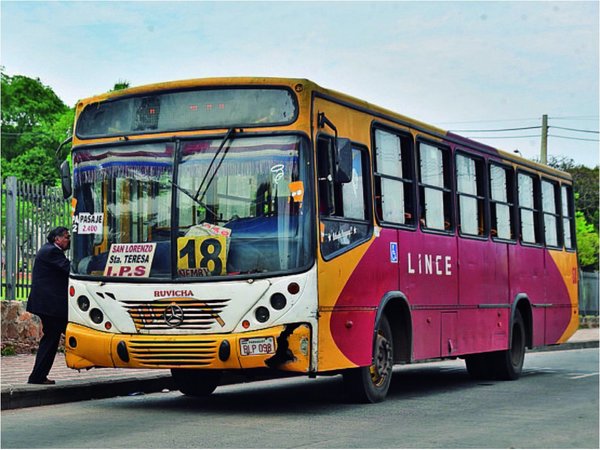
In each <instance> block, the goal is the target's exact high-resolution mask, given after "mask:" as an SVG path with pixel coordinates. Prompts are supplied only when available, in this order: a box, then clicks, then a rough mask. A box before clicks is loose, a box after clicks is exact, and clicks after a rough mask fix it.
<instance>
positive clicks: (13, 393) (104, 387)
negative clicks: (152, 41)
mask: <svg viewBox="0 0 600 450" xmlns="http://www.w3.org/2000/svg"><path fill="white" fill-rule="evenodd" d="M598 344H599V342H598V341H581V342H567V343H564V344H556V345H548V346H545V347H539V348H536V349H533V350H528V353H538V352H551V351H559V350H581V349H586V348H598V346H599V345H598ZM282 376H283V377H291V376H298V375H297V374H290V373H285V374H281V373H279V372H264V373H262V374H259V375H258V376H250V377H248V376H247V374H243V373H231V374H225V375H224V377H223V380H222V382H221V384H220V385H221V386H224V385H228V384H239V383H244V382H249V381H258V380H267V379H272V378H281V377H282ZM164 389H169V390H176V389H177V388H176V387H175V383H174V382H173V379H172V378H171V376H170V375H169V376H165V375H155V376H152V375H146V376H144V377H130V378H126V379H119V380H105V379H103V380H82V381H80V380H77V381H67V382H65V384H62V383H61V384H57V385H52V386H44V387H43V388H40V387H38V386H35V385H28V384H25V385H19V386H10V387H8V388H3V389H2V410H3V411H4V410H9V409H20V408H30V407H34V406H45V405H55V404H59V403H69V402H78V401H83V400H95V399H102V398H111V397H119V396H130V395H140V394H151V393H154V392H161V391H162V390H164Z"/></svg>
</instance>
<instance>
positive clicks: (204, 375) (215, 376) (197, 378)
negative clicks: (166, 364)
mask: <svg viewBox="0 0 600 450" xmlns="http://www.w3.org/2000/svg"><path fill="white" fill-rule="evenodd" d="M171 375H172V376H173V381H175V386H177V389H179V390H180V391H181V393H182V394H185V395H189V396H192V397H205V396H207V395H210V394H212V393H213V392H214V390H215V389H216V388H217V386H218V385H219V381H220V380H221V371H220V370H195V369H171Z"/></svg>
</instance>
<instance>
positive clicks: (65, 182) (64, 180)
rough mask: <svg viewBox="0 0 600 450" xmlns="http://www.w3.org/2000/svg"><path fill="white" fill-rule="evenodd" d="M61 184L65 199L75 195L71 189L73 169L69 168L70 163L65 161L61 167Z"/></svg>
mask: <svg viewBox="0 0 600 450" xmlns="http://www.w3.org/2000/svg"><path fill="white" fill-rule="evenodd" d="M60 184H61V186H62V191H63V197H64V198H69V197H70V196H71V194H73V188H72V187H71V168H70V167H69V161H63V162H62V164H61V165H60Z"/></svg>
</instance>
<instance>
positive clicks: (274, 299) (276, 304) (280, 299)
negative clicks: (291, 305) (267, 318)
mask: <svg viewBox="0 0 600 450" xmlns="http://www.w3.org/2000/svg"><path fill="white" fill-rule="evenodd" d="M285 305H287V299H286V298H285V295H283V294H280V293H277V294H273V295H271V306H272V307H273V309H276V310H278V311H279V310H281V309H283V308H285Z"/></svg>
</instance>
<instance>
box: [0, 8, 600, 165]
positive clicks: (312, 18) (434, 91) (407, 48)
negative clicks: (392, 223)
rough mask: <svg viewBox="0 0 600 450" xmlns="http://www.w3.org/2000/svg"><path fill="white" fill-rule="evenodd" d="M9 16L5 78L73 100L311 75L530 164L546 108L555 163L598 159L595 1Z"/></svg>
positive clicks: (4, 15)
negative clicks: (121, 87) (203, 81)
mask: <svg viewBox="0 0 600 450" xmlns="http://www.w3.org/2000/svg"><path fill="white" fill-rule="evenodd" d="M0 12H1V34H0V37H1V42H0V44H1V56H0V64H1V65H2V66H3V67H4V71H5V73H6V74H8V75H17V74H18V75H26V76H29V77H32V78H39V79H40V80H41V81H42V83H44V84H45V85H47V86H50V87H51V88H52V89H53V90H54V91H55V92H56V94H57V95H58V96H59V97H60V98H61V99H62V100H63V101H64V102H65V103H66V104H67V105H69V106H74V105H75V103H76V102H77V100H78V99H81V98H86V97H90V96H92V95H96V94H100V93H102V92H106V91H108V90H110V89H112V87H113V86H114V84H115V83H116V82H117V81H127V82H129V83H130V85H131V86H139V85H144V84H148V83H155V82H162V81H171V80H182V79H189V78H204V77H215V76H275V77H293V78H308V79H310V80H312V81H314V82H316V83H318V84H319V85H321V86H323V87H326V88H330V89H334V90H337V91H341V92H344V93H346V94H350V95H352V96H354V97H358V98H360V99H363V100H366V101H368V102H370V103H373V104H376V105H379V106H383V107H385V108H388V109H391V110H393V111H396V112H398V113H401V114H404V115H406V116H409V117H412V118H415V119H418V120H421V121H423V122H427V123H430V124H432V125H435V126H438V127H440V128H442V129H445V130H452V131H457V130H466V131H464V132H463V131H461V132H460V134H463V135H465V136H468V137H473V138H477V140H479V141H481V142H484V143H486V144H489V145H492V146H494V147H498V148H501V149H503V150H506V151H509V152H513V151H515V150H518V151H519V152H520V153H521V154H522V155H523V156H525V157H527V158H539V155H540V141H541V138H540V136H541V124H542V116H543V115H544V114H546V115H548V124H549V127H550V128H549V131H548V132H549V138H548V155H549V157H556V158H562V157H566V158H572V159H573V160H574V162H575V163H576V164H584V165H587V166H589V167H594V166H596V165H598V163H599V142H598V140H599V134H598V129H599V104H600V93H599V73H600V67H599V41H600V37H599V23H600V18H599V2H598V1H583V2H575V1H567V2H551V1H533V2H523V1H503V2H492V1H463V2H458V1H438V2H433V1H419V2H416V1H370V2H354V1H352V2H348V1H335V2H320V1H304V2H287V1H269V2H255V1H220V2H208V1H187V2H167V1H162V2H161V1H131V2H124V1H100V2H97V1H79V2H72V1H65V2H59V1H40V2H27V1H10V0H3V1H2V2H0ZM515 128H517V130H512V129H515ZM521 128H526V129H521ZM565 128H568V129H565ZM473 130H484V131H473ZM488 130H509V131H488Z"/></svg>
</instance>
